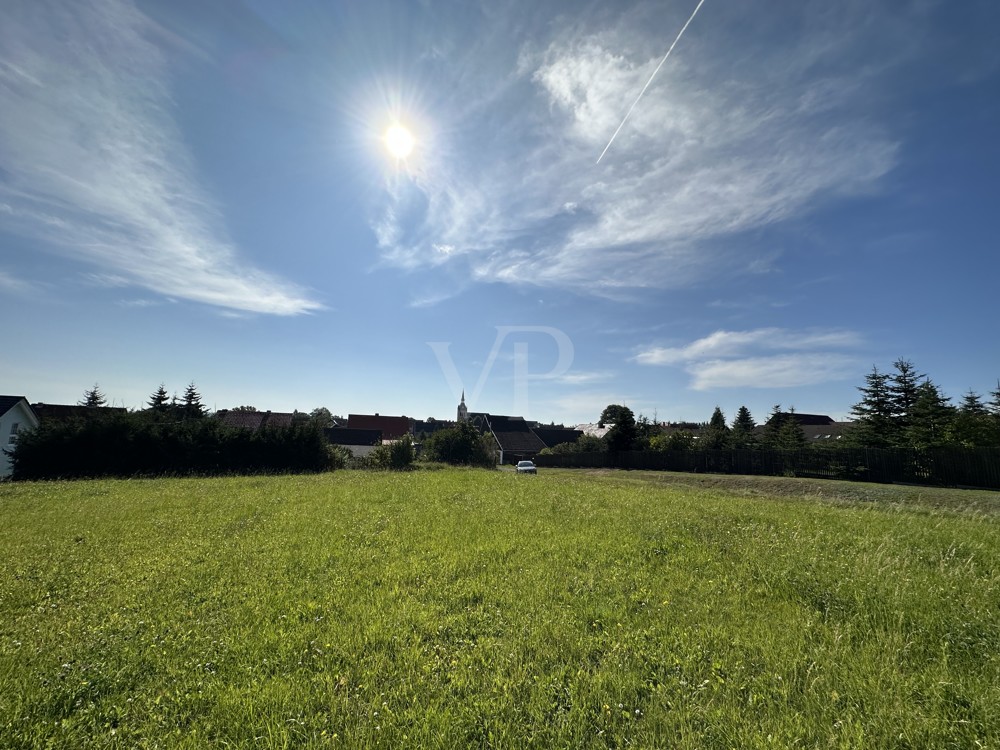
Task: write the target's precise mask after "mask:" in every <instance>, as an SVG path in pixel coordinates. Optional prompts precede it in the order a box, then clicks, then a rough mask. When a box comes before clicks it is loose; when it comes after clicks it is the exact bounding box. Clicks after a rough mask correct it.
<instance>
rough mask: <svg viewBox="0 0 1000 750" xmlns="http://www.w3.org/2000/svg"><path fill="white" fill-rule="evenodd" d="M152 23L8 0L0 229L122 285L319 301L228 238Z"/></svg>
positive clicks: (119, 8) (84, 8)
mask: <svg viewBox="0 0 1000 750" xmlns="http://www.w3.org/2000/svg"><path fill="white" fill-rule="evenodd" d="M152 34H153V30H152V28H151V26H150V23H149V21H148V19H146V18H145V16H143V15H142V14H141V13H140V12H139V11H138V10H137V9H136V8H135V7H134V6H133V5H132V4H131V3H130V2H128V0H84V1H83V2H65V3H59V2H56V3H52V4H47V5H46V7H45V10H44V11H41V10H38V9H37V8H35V6H34V5H33V4H32V3H28V2H23V3H15V4H14V6H13V8H7V9H6V10H5V14H4V22H3V24H2V26H0V98H2V100H3V102H4V115H3V117H2V118H0V200H2V203H3V204H4V205H5V206H6V207H7V209H8V210H7V211H6V213H7V215H8V216H7V221H8V224H9V225H10V227H11V228H12V229H14V230H15V231H19V232H21V233H23V234H25V235H27V236H31V237H36V238H39V239H42V240H44V241H46V242H48V243H51V244H52V245H53V246H54V247H56V248H59V250H60V252H62V253H64V254H66V255H68V256H70V257H72V258H74V259H77V260H79V261H82V262H84V263H86V264H88V265H92V266H97V267H98V268H100V269H101V271H102V273H104V274H107V275H112V276H116V277H120V278H121V279H124V280H125V281H127V283H128V284H129V285H134V286H140V287H144V288H146V289H149V290H151V291H154V292H157V293H160V294H164V295H168V296H172V297H176V298H178V299H187V300H194V301H197V302H202V303H206V304H209V305H215V306H219V307H222V308H226V309H234V310H240V311H246V312H255V313H270V314H278V315H295V314H299V313H305V312H309V311H314V310H318V309H320V308H321V307H322V305H321V304H320V303H318V302H317V301H315V300H314V299H312V298H311V296H310V295H309V293H308V292H306V291H305V290H303V289H301V288H299V287H298V286H296V285H294V284H291V283H289V282H287V281H284V280H282V279H280V278H278V277H276V276H274V275H273V274H271V273H268V272H265V271H262V270H259V269H255V268H252V267H250V266H249V265H248V264H247V263H246V262H245V261H243V260H242V259H241V258H240V256H239V254H238V252H237V249H236V248H235V247H234V245H233V243H232V242H231V241H230V240H229V238H228V236H227V232H226V230H225V227H224V222H223V219H222V217H221V215H220V213H219V211H218V210H217V208H216V206H215V204H214V202H213V201H212V199H211V198H210V196H208V195H207V194H206V192H205V190H204V189H202V188H201V187H200V185H199V182H198V177H197V168H196V165H195V164H194V162H193V160H192V158H191V155H190V153H189V152H188V150H187V149H186V147H185V144H184V138H183V136H182V134H181V132H180V131H179V129H178V127H177V124H176V121H175V119H174V116H173V112H172V109H173V105H172V101H171V95H170V91H169V88H168V81H167V71H166V67H165V62H164V59H163V56H162V54H161V52H160V51H159V50H158V48H157V47H156V46H155V45H154V44H153V43H152V42H150V41H149V38H150V36H151V35H152Z"/></svg>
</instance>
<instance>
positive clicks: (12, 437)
mask: <svg viewBox="0 0 1000 750" xmlns="http://www.w3.org/2000/svg"><path fill="white" fill-rule="evenodd" d="M35 427H38V417H37V416H35V412H34V411H32V409H31V404H29V403H28V399H26V398H25V397H24V396H0V479H3V478H4V477H9V476H10V473H11V468H12V467H11V464H10V456H8V455H7V454H6V453H5V452H4V449H10V448H13V447H14V443H16V442H17V435H18V433H19V432H21V430H31V429H34V428H35Z"/></svg>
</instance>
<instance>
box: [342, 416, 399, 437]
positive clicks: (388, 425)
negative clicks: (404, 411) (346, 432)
mask: <svg viewBox="0 0 1000 750" xmlns="http://www.w3.org/2000/svg"><path fill="white" fill-rule="evenodd" d="M347 426H348V427H350V428H351V429H359V430H381V431H382V438H383V439H384V440H396V439H398V438H401V437H403V435H408V434H410V418H409V417H406V416H402V417H387V416H383V415H381V414H348V415H347Z"/></svg>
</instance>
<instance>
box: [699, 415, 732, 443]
mask: <svg viewBox="0 0 1000 750" xmlns="http://www.w3.org/2000/svg"><path fill="white" fill-rule="evenodd" d="M704 445H705V447H706V448H708V449H709V450H722V449H723V448H728V447H729V426H728V425H727V424H726V417H725V415H723V413H722V409H720V408H719V407H718V406H716V407H715V411H713V412H712V418H711V419H710V420H709V422H708V428H707V429H706V430H705V439H704Z"/></svg>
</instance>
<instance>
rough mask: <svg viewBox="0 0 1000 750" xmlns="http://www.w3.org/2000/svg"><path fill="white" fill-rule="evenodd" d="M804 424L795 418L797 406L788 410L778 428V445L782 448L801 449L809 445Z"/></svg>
mask: <svg viewBox="0 0 1000 750" xmlns="http://www.w3.org/2000/svg"><path fill="white" fill-rule="evenodd" d="M808 444H809V443H808V441H807V440H806V434H805V432H803V431H802V424H801V423H800V422H799V420H797V419H796V418H795V407H794V406H793V407H791V408H790V409H789V410H788V414H785V415H784V418H783V419H782V420H781V426H780V427H779V428H778V447H780V448H781V449H782V450H801V449H802V448H805V447H807V446H808Z"/></svg>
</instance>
